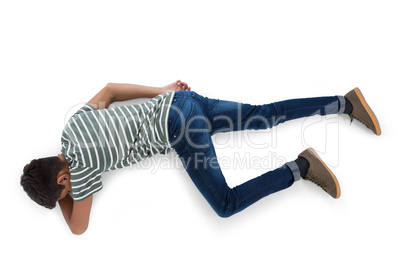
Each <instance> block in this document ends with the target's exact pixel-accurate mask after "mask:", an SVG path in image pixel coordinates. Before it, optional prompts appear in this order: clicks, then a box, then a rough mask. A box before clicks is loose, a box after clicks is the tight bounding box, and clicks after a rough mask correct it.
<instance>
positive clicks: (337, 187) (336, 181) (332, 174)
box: [307, 148, 341, 199]
mask: <svg viewBox="0 0 402 268" xmlns="http://www.w3.org/2000/svg"><path fill="white" fill-rule="evenodd" d="M307 150H308V151H309V152H310V153H312V154H313V155H315V157H317V159H318V160H320V162H321V164H323V165H324V167H325V169H326V170H327V171H328V172H329V173H330V174H331V177H332V179H333V180H334V182H335V186H336V192H337V195H336V196H335V197H334V198H335V199H338V198H339V197H341V187H340V186H339V182H338V179H337V178H336V176H335V174H334V173H333V172H332V171H331V170H330V169H329V167H328V166H327V165H326V164H325V163H324V161H322V159H321V157H319V156H318V154H317V152H316V151H315V150H314V149H313V148H308V149H307Z"/></svg>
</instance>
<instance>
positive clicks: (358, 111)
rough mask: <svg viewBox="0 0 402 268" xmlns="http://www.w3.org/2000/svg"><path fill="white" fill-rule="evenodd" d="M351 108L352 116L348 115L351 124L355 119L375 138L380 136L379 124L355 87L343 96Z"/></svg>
mask: <svg viewBox="0 0 402 268" xmlns="http://www.w3.org/2000/svg"><path fill="white" fill-rule="evenodd" d="M345 98H347V99H348V100H349V101H350V103H351V104H352V106H353V111H352V114H351V115H350V120H351V122H352V121H353V119H357V120H359V121H360V122H362V123H363V124H364V125H365V126H366V127H368V128H369V129H371V130H372V131H373V132H374V133H375V134H376V135H377V136H380V135H381V128H380V123H379V122H378V120H377V117H376V116H375V114H374V112H373V110H371V108H370V106H369V105H368V104H367V102H366V100H365V99H364V97H363V94H362V93H361V91H360V89H358V88H357V87H356V88H355V89H353V90H351V91H349V93H348V94H346V95H345Z"/></svg>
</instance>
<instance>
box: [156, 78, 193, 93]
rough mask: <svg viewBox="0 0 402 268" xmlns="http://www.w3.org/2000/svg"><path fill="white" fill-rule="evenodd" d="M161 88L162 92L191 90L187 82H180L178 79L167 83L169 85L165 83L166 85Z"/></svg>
mask: <svg viewBox="0 0 402 268" xmlns="http://www.w3.org/2000/svg"><path fill="white" fill-rule="evenodd" d="M162 90H163V91H164V92H170V91H180V90H187V91H190V90H191V87H189V86H188V85H187V83H184V82H181V81H180V80H177V81H176V82H174V83H171V84H169V85H167V86H164V87H163V88H162Z"/></svg>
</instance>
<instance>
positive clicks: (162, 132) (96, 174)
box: [61, 91, 174, 201]
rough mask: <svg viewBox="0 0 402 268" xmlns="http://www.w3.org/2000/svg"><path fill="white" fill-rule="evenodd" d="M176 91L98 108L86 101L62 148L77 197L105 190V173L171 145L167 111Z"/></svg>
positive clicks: (71, 121) (165, 150)
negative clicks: (103, 187) (125, 103)
mask: <svg viewBox="0 0 402 268" xmlns="http://www.w3.org/2000/svg"><path fill="white" fill-rule="evenodd" d="M173 97H174V91H172V92H166V93H163V94H160V95H158V96H156V97H154V98H152V99H150V100H149V101H147V102H145V103H141V104H134V105H128V106H117V107H113V108H108V109H101V110H96V109H95V108H94V107H92V106H91V105H89V104H88V103H87V104H85V105H84V106H83V107H82V108H81V109H79V110H78V111H77V112H76V113H75V114H74V115H73V116H71V118H70V119H69V120H68V122H67V124H66V126H65V127H64V130H63V133H62V137H61V146H62V149H61V152H62V153H63V155H64V156H65V157H66V160H67V162H68V163H69V164H70V177H71V187H72V197H73V199H74V201H81V200H84V199H85V198H87V197H89V196H90V195H92V194H93V193H95V192H97V191H99V190H101V189H102V178H101V177H102V172H105V171H109V170H114V169H119V168H123V167H127V166H129V165H131V164H135V163H138V162H140V161H141V160H143V159H145V158H147V157H150V156H153V155H155V154H158V153H162V154H167V153H168V152H170V151H171V150H172V148H171V146H170V142H169V133H168V122H167V120H168V115H169V109H170V107H171V104H172V100H173Z"/></svg>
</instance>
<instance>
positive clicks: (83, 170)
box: [70, 167, 103, 201]
mask: <svg viewBox="0 0 402 268" xmlns="http://www.w3.org/2000/svg"><path fill="white" fill-rule="evenodd" d="M70 182H71V189H72V197H73V199H74V201H82V200H84V199H86V198H88V197H89V196H91V195H92V194H94V193H96V192H98V191H100V190H101V189H102V188H103V185H102V172H101V171H100V170H99V169H96V168H90V167H75V168H74V167H73V168H71V169H70Z"/></svg>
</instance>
